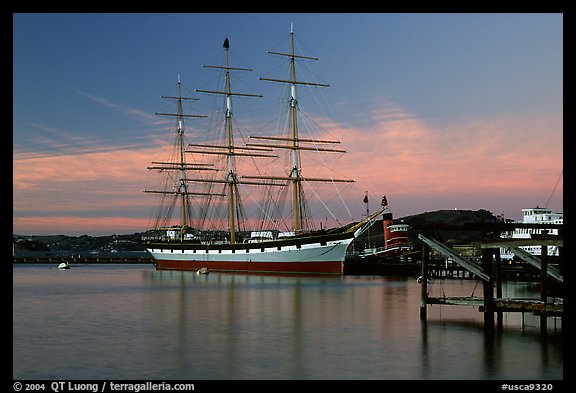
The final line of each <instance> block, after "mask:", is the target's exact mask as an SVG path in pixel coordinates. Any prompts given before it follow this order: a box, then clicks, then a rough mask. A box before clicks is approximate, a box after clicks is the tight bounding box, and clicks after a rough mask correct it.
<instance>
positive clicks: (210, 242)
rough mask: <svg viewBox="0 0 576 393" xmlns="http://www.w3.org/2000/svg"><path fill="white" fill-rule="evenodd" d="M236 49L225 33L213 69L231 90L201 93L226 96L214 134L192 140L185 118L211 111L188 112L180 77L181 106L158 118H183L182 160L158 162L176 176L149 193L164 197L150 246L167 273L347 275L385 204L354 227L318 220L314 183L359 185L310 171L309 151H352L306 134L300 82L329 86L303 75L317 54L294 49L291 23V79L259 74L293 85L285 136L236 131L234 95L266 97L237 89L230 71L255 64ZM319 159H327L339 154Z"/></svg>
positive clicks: (179, 122) (178, 130)
mask: <svg viewBox="0 0 576 393" xmlns="http://www.w3.org/2000/svg"><path fill="white" fill-rule="evenodd" d="M229 47H230V43H229V41H228V39H227V38H226V40H225V41H224V45H223V48H224V64H223V65H208V66H205V67H206V68H210V69H213V70H215V71H220V72H222V73H223V74H224V81H223V83H222V86H224V87H223V88H222V89H220V90H203V89H197V90H196V92H200V93H205V94H209V95H213V96H215V97H222V98H223V100H221V101H220V102H221V103H222V105H223V107H222V111H221V114H220V116H219V118H220V119H221V120H222V125H221V126H218V127H214V128H212V129H210V138H211V139H209V140H206V139H203V140H202V139H200V138H198V139H197V140H196V141H194V140H193V142H192V143H188V142H187V141H185V125H184V123H185V120H187V119H189V118H199V117H206V116H203V115H188V114H184V111H183V104H184V103H186V102H187V101H189V100H193V98H188V97H183V96H182V84H181V80H180V77H178V93H177V95H174V96H164V97H163V98H165V99H169V100H173V101H174V102H175V103H176V104H177V111H176V113H157V115H161V116H168V117H171V118H173V119H175V120H176V124H175V128H174V129H175V136H176V137H175V145H174V150H173V156H172V157H170V158H168V159H166V160H162V161H154V162H153V163H152V166H149V167H148V169H149V170H154V171H159V172H160V173H161V174H164V175H168V176H171V177H169V180H168V181H166V182H164V183H162V184H163V187H158V189H156V190H145V192H147V193H151V194H155V195H156V196H158V197H159V199H160V205H159V206H160V208H159V209H158V210H157V211H158V216H157V217H158V218H157V220H156V222H154V223H153V225H151V226H150V228H149V230H148V231H147V232H146V233H145V235H144V236H143V240H144V242H145V244H146V249H147V251H148V252H149V253H150V255H151V256H152V258H153V260H154V264H155V266H156V268H157V269H159V270H193V271H198V270H199V269H203V268H206V269H208V270H209V271H211V272H212V271H215V272H217V271H243V272H272V273H326V274H343V272H344V261H345V258H346V255H347V250H348V246H349V245H350V244H351V243H352V241H353V240H354V238H355V237H358V236H360V235H361V234H362V233H363V232H364V231H365V230H366V229H367V228H368V227H369V226H370V225H371V224H372V222H373V221H374V219H375V218H376V217H378V216H379V215H380V214H381V213H382V211H384V209H385V206H384V207H383V208H382V209H381V210H379V211H378V212H376V213H374V214H372V215H370V216H368V217H364V218H363V219H361V220H353V219H352V220H350V222H349V223H347V224H341V223H340V222H339V221H338V220H335V221H337V224H338V225H337V226H335V227H331V228H327V227H326V226H327V225H323V223H322V221H321V220H326V217H327V216H329V214H331V212H329V213H326V212H323V213H322V216H320V217H319V218H318V217H317V218H314V217H312V216H311V215H310V210H311V208H310V203H311V199H314V200H315V201H316V200H317V199H318V200H321V203H322V205H323V206H324V207H326V203H325V202H324V200H322V199H321V198H320V196H319V193H318V192H317V191H316V190H315V189H314V188H311V186H312V185H316V184H328V185H330V186H331V189H330V190H331V191H330V193H331V195H330V196H329V198H331V199H332V200H333V199H335V198H334V193H335V192H334V190H335V189H336V188H337V186H338V185H342V184H343V183H352V182H354V180H351V179H338V178H335V177H328V176H324V177H321V176H320V175H316V174H315V173H317V171H313V170H311V169H308V168H310V166H308V167H306V169H305V165H306V163H307V162H305V159H304V155H309V154H317V155H322V154H333V155H341V154H344V153H346V151H345V150H342V149H340V148H338V144H339V143H340V142H339V141H337V140H329V139H324V138H319V137H316V136H314V135H311V134H307V135H305V136H302V135H301V134H300V131H299V127H298V125H299V121H300V120H301V118H300V113H301V110H300V105H299V101H298V100H297V94H296V91H297V88H299V87H314V88H322V87H327V86H328V85H327V84H324V83H316V82H305V81H302V80H297V79H296V75H297V74H296V63H297V62H300V61H306V62H309V61H313V60H318V59H317V58H314V57H310V56H304V55H300V54H296V53H295V50H294V32H293V30H292V29H291V31H290V38H289V50H288V51H287V52H272V51H270V52H269V53H270V54H273V55H276V56H278V57H279V58H281V59H284V60H288V62H289V63H288V66H289V77H287V78H286V79H275V78H264V77H262V78H259V79H260V80H263V81H268V82H274V83H279V84H283V85H286V86H288V87H289V88H288V89H286V90H285V91H286V92H287V94H288V96H287V97H286V100H285V101H284V104H283V105H284V109H285V112H286V116H285V117H284V118H283V119H284V120H285V121H284V124H287V125H288V126H287V127H286V130H285V133H277V134H275V135H272V136H264V135H259V134H257V133H256V134H253V135H250V136H248V137H246V136H245V135H244V134H243V133H240V132H238V131H236V130H235V129H234V128H233V126H234V127H235V126H236V124H237V121H236V120H235V116H234V118H233V112H232V99H233V98H236V97H253V98H257V97H261V96H260V95H258V94H251V93H241V92H235V91H232V89H231V71H233V72H235V73H237V72H243V71H251V70H250V69H247V68H237V67H232V66H231V65H230V64H229ZM298 75H299V74H298ZM278 123H279V124H281V123H282V122H280V121H279V122H278ZM278 128H280V127H278ZM306 130H307V129H306ZM303 152H304V153H303ZM309 161H312V160H311V159H310V160H309ZM317 161H320V162H322V163H326V162H329V161H330V160H325V161H321V160H319V159H318V160H317ZM280 164H281V165H282V166H281V167H280V166H279V165H280ZM274 170H275V171H274ZM307 171H308V172H307ZM322 173H323V174H324V173H328V172H322ZM310 189H311V190H312V191H309V190H310ZM256 190H258V191H256ZM260 191H261V192H260ZM246 201H249V202H250V204H251V208H252V212H248V213H252V214H253V215H252V216H250V215H249V214H247V213H246ZM243 202H244V204H243ZM322 205H320V206H321V207H322ZM333 217H334V215H333ZM334 218H335V217H334Z"/></svg>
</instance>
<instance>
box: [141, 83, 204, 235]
mask: <svg viewBox="0 0 576 393" xmlns="http://www.w3.org/2000/svg"><path fill="white" fill-rule="evenodd" d="M161 98H164V99H168V100H176V102H177V112H176V113H159V112H156V115H157V116H167V117H175V118H176V119H177V122H178V123H177V126H176V149H177V157H176V159H175V160H174V161H171V162H161V161H153V162H152V164H153V166H149V167H148V169H149V170H159V171H177V172H179V173H180V176H179V177H178V184H177V185H175V187H174V188H175V189H174V190H145V191H144V192H146V193H151V194H171V195H175V196H176V197H179V199H180V227H181V229H182V230H181V232H180V234H181V237H183V236H184V233H185V228H186V226H188V225H189V226H192V225H191V224H192V218H191V213H190V201H189V199H188V197H189V195H207V194H204V193H191V192H189V191H188V187H187V185H186V172H187V171H190V170H213V169H212V168H209V166H210V165H211V164H194V165H192V164H188V163H186V159H185V155H184V152H185V142H184V139H185V132H186V127H185V122H184V119H185V118H205V117H206V116H205V115H187V114H184V110H183V106H182V102H183V101H196V100H198V99H197V98H189V97H183V96H182V82H181V80H180V75H178V95H177V96H161Z"/></svg>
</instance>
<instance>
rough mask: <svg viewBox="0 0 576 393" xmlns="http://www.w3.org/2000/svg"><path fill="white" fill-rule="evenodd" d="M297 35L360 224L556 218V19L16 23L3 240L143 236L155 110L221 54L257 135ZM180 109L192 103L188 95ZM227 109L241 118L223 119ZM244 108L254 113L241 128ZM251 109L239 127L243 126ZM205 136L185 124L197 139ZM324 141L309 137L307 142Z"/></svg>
mask: <svg viewBox="0 0 576 393" xmlns="http://www.w3.org/2000/svg"><path fill="white" fill-rule="evenodd" d="M291 23H293V26H294V31H295V35H296V37H297V39H298V40H299V41H298V43H299V45H300V46H299V48H300V49H301V51H303V52H305V53H302V54H304V55H308V56H316V57H318V58H319V60H318V61H316V62H314V63H313V64H311V65H310V68H311V70H313V72H314V74H315V76H316V77H317V78H318V80H319V81H321V82H322V83H327V84H329V85H330V87H329V88H327V89H323V91H322V97H323V99H325V101H326V102H329V103H330V110H329V111H328V112H326V111H323V110H321V107H320V105H319V103H317V102H314V101H313V100H310V101H309V102H307V101H306V98H308V95H307V94H306V93H305V92H304V91H303V92H302V93H300V96H299V99H300V105H301V106H302V107H303V108H306V112H307V113H308V114H309V115H310V116H311V117H312V118H313V119H314V122H316V123H318V124H320V125H322V127H323V129H325V130H328V131H329V135H330V137H331V138H337V139H339V140H340V141H341V142H342V147H344V148H345V149H346V150H347V152H348V153H347V154H346V155H345V156H343V157H341V158H339V167H340V169H339V172H340V173H342V174H343V175H344V176H346V177H351V178H353V179H355V180H356V182H355V183H354V184H353V186H352V189H351V191H350V192H349V193H348V194H346V195H347V198H348V201H347V203H348V208H349V210H350V211H351V212H352V214H353V215H354V216H355V217H356V218H360V216H361V215H362V214H364V213H365V207H364V204H363V203H362V199H363V197H364V194H365V193H366V191H368V193H369V196H370V200H371V203H372V201H374V202H373V207H374V209H375V208H376V205H377V204H378V202H377V201H379V199H380V198H381V196H382V195H386V196H387V198H388V201H389V204H390V208H391V210H392V212H393V213H394V216H395V217H403V216H408V215H413V214H418V213H422V212H426V211H434V210H440V209H451V210H452V209H469V210H478V209H486V210H489V211H491V212H493V213H494V214H504V215H505V216H506V217H507V218H512V219H516V220H520V219H521V209H522V208H527V207H535V206H536V205H539V206H541V207H542V206H547V207H549V208H552V209H554V210H556V211H560V212H561V211H563V185H564V182H563V175H562V173H563V169H564V168H563V30H564V25H563V15H562V14H557V13H526V14H520V13H519V14H516V13H502V14H499V13H482V14H480V13H479V14H476V13H465V14H458V13H457V14H442V13H430V14H428V13H413V14H412V13H407V14H402V13H391V14H387V13H374V14H363V13H354V14H348V13H341V14H307V13H296V14H283V13H275V14H268V13H262V14H257V13H254V14H252V13H247V14H234V13H231V14H202V13H200V14H191V13H186V14H171V13H158V14H156V13H145V14H138V13H134V14H130V13H119V14H114V13H103V14H92V13H84V14H74V13H63V14H59V13H52V14H33V13H23V14H19V13H16V14H14V15H13V67H14V70H13V231H14V233H16V234H68V235H81V234H89V235H105V234H121V233H133V232H142V231H144V230H146V228H147V226H148V224H149V222H150V215H151V211H152V202H153V200H152V199H151V198H150V196H149V195H148V194H145V193H144V192H143V190H144V189H146V188H147V187H148V185H149V183H150V180H149V176H150V175H149V172H148V170H147V169H146V167H147V166H148V165H149V164H150V161H152V160H154V159H158V158H159V154H160V152H161V151H162V149H163V148H164V147H165V144H166V143H169V142H170V138H171V137H170V132H171V129H170V123H168V122H166V120H165V119H163V118H159V117H157V116H155V115H154V113H155V112H159V111H163V110H166V102H165V101H163V100H161V98H160V96H161V95H173V94H174V93H175V90H174V89H175V85H176V81H177V77H178V75H180V76H181V78H182V81H183V84H184V86H185V87H186V88H187V89H188V91H187V92H185V93H186V94H192V95H193V96H195V97H198V98H201V100H200V101H198V102H197V103H195V104H194V109H195V110H196V111H197V112H198V113H202V114H208V112H209V110H210V107H209V106H208V105H207V103H204V102H203V100H202V98H203V97H201V96H199V95H198V93H195V92H194V90H195V89H197V88H203V86H205V84H206V83H209V80H210V78H213V77H214V74H213V73H210V72H207V70H206V69H205V68H203V67H202V66H203V65H207V64H208V65H209V64H215V62H218V59H219V56H221V54H222V52H223V48H222V43H223V41H224V39H225V38H228V39H229V40H230V56H231V59H232V61H233V62H234V63H235V64H236V66H238V67H245V68H251V69H253V70H254V72H252V73H250V75H242V80H241V82H240V81H239V82H238V84H237V85H235V86H237V87H238V90H241V91H247V92H250V93H258V94H262V95H263V96H264V97H263V98H262V99H261V100H260V101H261V102H258V103H256V104H254V103H252V102H250V103H248V102H247V103H244V102H239V103H238V106H235V107H234V109H235V116H236V118H237V119H239V121H241V122H243V123H244V124H247V125H250V126H251V127H256V128H261V127H265V126H266V121H267V119H266V118H265V117H264V116H262V117H260V113H261V112H263V108H266V107H267V105H268V104H269V101H267V100H275V99H277V94H276V93H275V92H274V89H277V88H278V86H277V85H274V84H270V83H265V82H262V81H259V80H258V78H259V77H261V76H265V75H268V76H271V75H274V72H275V67H277V64H278V59H277V58H274V56H271V55H269V54H267V51H269V50H275V51H282V50H287V49H288V48H285V47H281V48H279V47H276V45H277V44H278V43H279V42H283V41H284V40H285V39H286V37H287V36H289V32H290V24H291ZM190 92H192V93H190ZM235 104H236V102H235ZM249 105H255V106H257V108H256V110H255V111H254V112H250V110H249V108H250V106H249ZM245 107H246V108H247V110H246V111H245V112H242V111H241V109H242V110H244V109H245ZM204 125H205V123H202V121H199V122H197V123H187V126H188V130H187V131H188V132H189V133H194V132H195V131H198V132H200V129H201V127H203V126H204ZM320 136H322V135H319V137H320Z"/></svg>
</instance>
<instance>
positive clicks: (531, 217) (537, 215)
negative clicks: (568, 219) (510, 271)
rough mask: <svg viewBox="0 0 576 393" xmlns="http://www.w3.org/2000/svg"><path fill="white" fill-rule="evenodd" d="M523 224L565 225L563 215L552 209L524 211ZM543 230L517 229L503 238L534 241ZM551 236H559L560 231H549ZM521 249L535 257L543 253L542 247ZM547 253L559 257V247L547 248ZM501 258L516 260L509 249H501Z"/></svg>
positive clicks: (529, 209)
mask: <svg viewBox="0 0 576 393" xmlns="http://www.w3.org/2000/svg"><path fill="white" fill-rule="evenodd" d="M522 223H524V224H559V225H562V224H563V223H564V218H563V214H562V213H559V212H556V211H554V210H552V209H549V208H546V207H539V206H536V207H531V208H526V209H522ZM542 231H543V229H542V228H534V229H533V228H516V229H515V230H514V231H513V232H510V233H504V234H502V237H504V238H512V239H533V238H534V237H535V236H536V237H537V236H539V235H541V234H542ZM547 231H548V234H549V235H558V234H559V233H558V229H554V228H551V229H548V230H547ZM519 248H521V249H523V250H524V251H527V252H529V253H530V254H532V255H534V256H540V255H541V253H542V247H541V246H540V245H536V246H520V247H519ZM547 248H548V249H547V252H548V256H549V257H557V256H559V255H560V254H559V253H560V250H559V247H558V246H547ZM500 257H501V258H502V259H506V260H511V259H514V253H512V252H511V251H510V249H509V248H505V247H501V248H500Z"/></svg>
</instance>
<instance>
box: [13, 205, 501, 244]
mask: <svg viewBox="0 0 576 393" xmlns="http://www.w3.org/2000/svg"><path fill="white" fill-rule="evenodd" d="M495 220H496V217H495V216H494V215H493V214H492V213H491V212H489V211H487V210H483V209H481V210H437V211H431V212H425V213H420V214H415V215H411V216H406V217H401V218H394V222H396V223H399V222H404V223H406V224H408V225H410V226H415V225H427V224H445V225H463V224H465V223H490V222H494V221H495ZM367 236H368V233H367V232H366V233H365V234H364V235H363V236H361V237H360V238H359V239H357V241H356V243H357V244H358V243H359V244H362V243H364V244H366V243H367V242H368V237H367ZM434 236H435V237H436V238H437V239H439V240H441V241H443V242H446V243H452V244H469V243H471V242H473V241H477V240H480V233H479V232H476V231H442V232H439V233H437V234H435V235H434ZM410 237H411V240H412V241H413V243H414V244H419V243H420V242H419V240H418V234H417V233H416V232H415V231H413V230H411V231H410ZM13 240H14V244H15V249H16V250H19V251H26V250H27V251H43V252H47V251H98V252H111V251H113V252H119V251H120V252H121V251H144V250H145V248H144V244H143V242H142V233H133V234H129V235H108V236H88V235H82V236H66V235H46V236H23V235H13ZM370 240H371V244H372V246H373V247H378V246H381V245H382V244H383V242H384V228H383V225H382V220H378V221H376V222H375V223H374V224H373V225H372V227H371V228H370Z"/></svg>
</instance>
